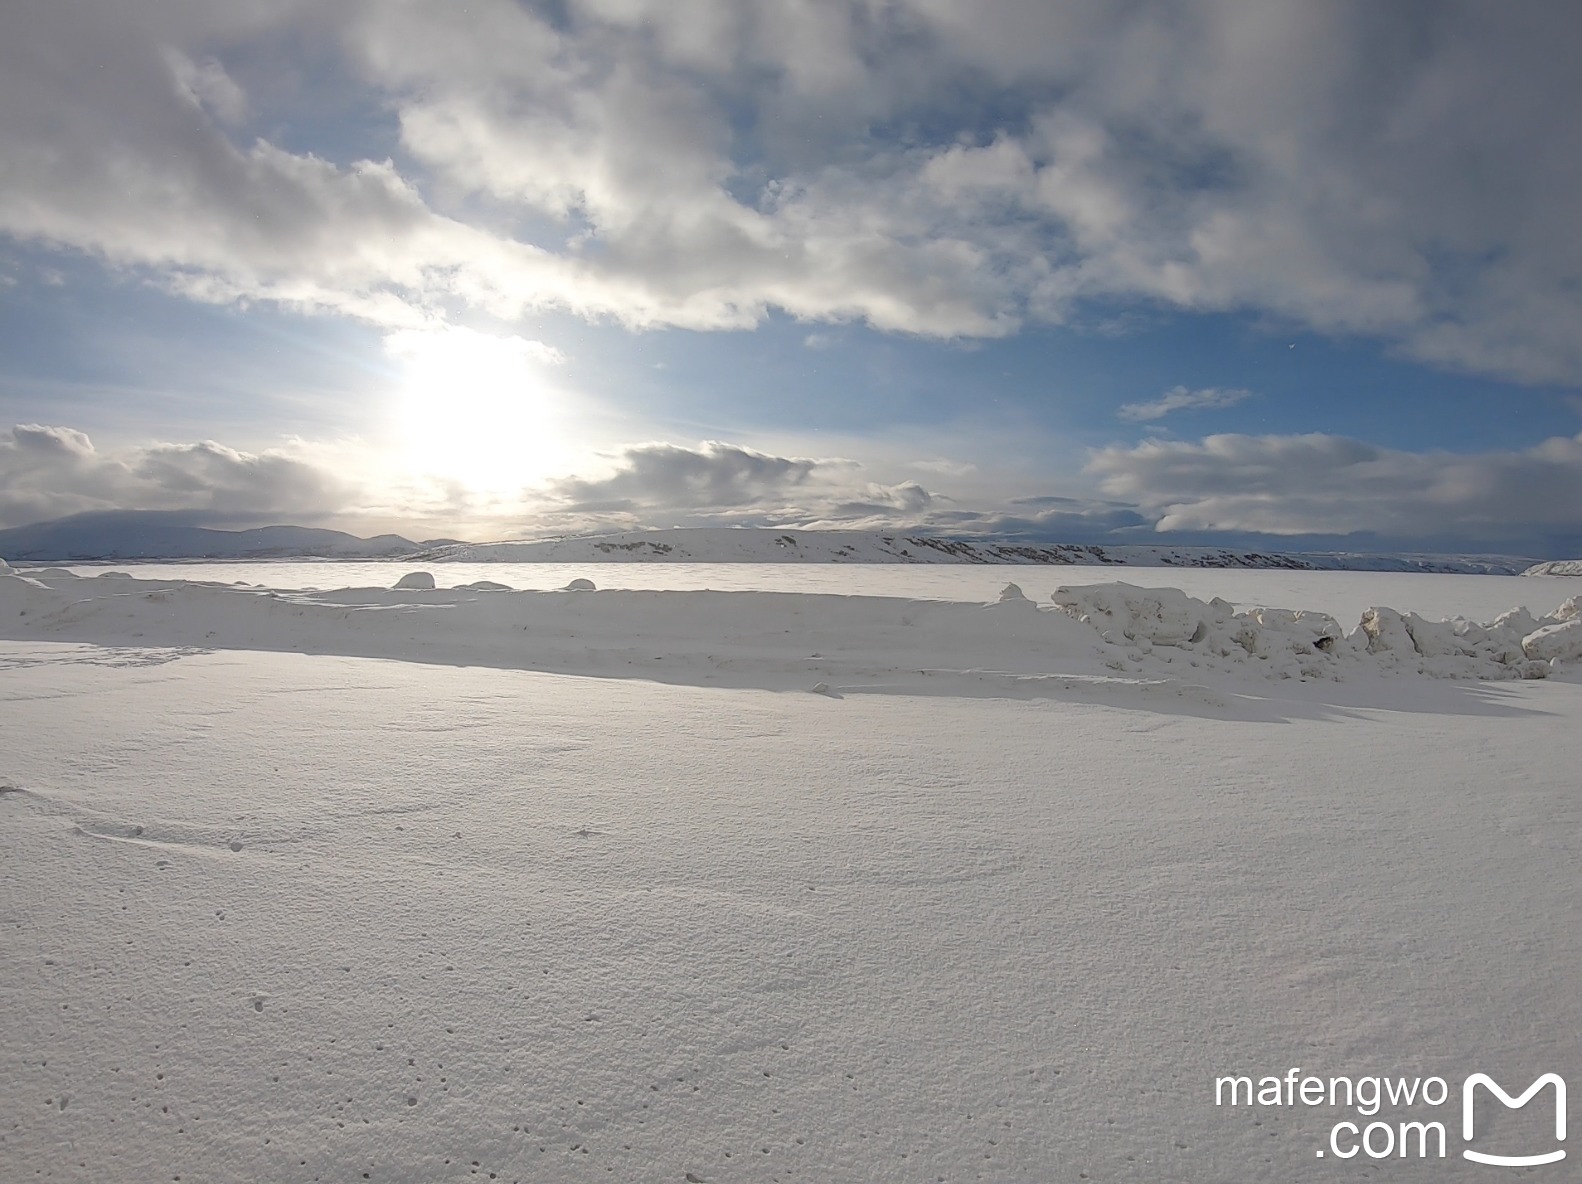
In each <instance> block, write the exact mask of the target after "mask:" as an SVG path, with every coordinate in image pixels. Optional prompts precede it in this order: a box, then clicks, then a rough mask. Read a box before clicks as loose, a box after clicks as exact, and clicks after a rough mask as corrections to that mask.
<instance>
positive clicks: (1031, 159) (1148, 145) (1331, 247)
mask: <svg viewBox="0 0 1582 1184" xmlns="http://www.w3.org/2000/svg"><path fill="white" fill-rule="evenodd" d="M1579 44H1582V6H1578V5H1577V4H1575V3H1574V2H1573V0H1530V2H1528V3H1523V4H1518V5H1494V4H1488V3H1483V2H1480V0H1470V2H1456V0H1423V2H1414V0H1398V2H1396V3H1391V4H1378V3H1375V2H1372V0H1355V2H1347V0H1329V2H1326V3H1323V4H1313V3H1310V2H1305V0H1302V2H1289V3H1286V2H1280V0H1268V2H1265V3H1259V4H1247V3H1244V2H1240V0H1238V2H1234V3H1232V2H1229V0H1197V2H1194V3H1160V2H1144V0H1107V2H1102V3H1100V2H1092V0H1090V2H1083V0H1073V2H1070V3H1063V4H1059V5H1055V4H1051V3H1048V2H1047V0H974V3H972V4H965V3H959V2H949V0H763V2H760V0H544V2H542V3H526V2H517V0H467V2H465V3H424V2H420V0H338V2H337V3H335V4H322V3H310V2H305V0H304V2H300V3H299V2H296V0H228V2H227V3H225V4H214V3H212V2H203V0H139V2H138V3H137V4H125V3H121V2H118V0H10V2H9V3H7V4H6V5H5V6H4V9H3V11H0V528H3V527H11V526H18V525H23V524H26V523H30V522H37V521H42V520H47V519H51V518H56V517H61V516H65V515H69V514H74V513H82V512H87V511H104V510H153V511H172V512H180V513H181V514H182V515H183V516H184V517H185V518H186V519H187V520H190V521H194V522H202V523H205V524H209V525H215V526H232V527H235V526H250V525H258V524H261V523H266V522H295V523H300V524H303V525H326V526H334V527H339V528H342V529H348V530H352V531H354V532H356V533H360V534H371V533H376V532H381V531H387V530H394V531H399V532H400V533H403V534H406V535H408V536H409V537H411V538H414V539H420V540H421V539H430V538H441V537H449V538H467V539H491V538H532V537H544V536H550V535H560V534H567V533H583V532H589V531H611V530H624V529H631V528H636V527H666V526H693V525H733V524H734V525H744V526H758V525H774V526H799V527H819V526H823V527H850V528H873V529H884V530H920V531H935V532H952V533H966V534H974V535H1001V536H1008V537H1016V538H1022V539H1039V540H1046V541H1069V542H1106V541H1108V542H1115V543H1120V542H1134V543H1167V544H1168V543H1174V544H1225V545H1252V544H1256V545H1260V546H1270V547H1281V548H1284V549H1288V550H1300V549H1304V548H1309V549H1314V548H1316V549H1351V550H1369V549H1396V550H1417V551H1481V552H1496V553H1504V554H1519V555H1531V556H1534V557H1536V558H1550V557H1562V556H1567V557H1569V556H1575V555H1579V554H1582V223H1579V221H1578V216H1577V210H1578V206H1577V194H1578V193H1579V192H1582V120H1577V119H1575V118H1573V115H1574V113H1575V112H1577V111H1582V71H1578V70H1576V69H1575V60H1574V59H1575V51H1576V47H1577V46H1578V45H1579ZM13 425H14V426H13Z"/></svg>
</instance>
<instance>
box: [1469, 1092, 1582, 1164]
mask: <svg viewBox="0 0 1582 1184" xmlns="http://www.w3.org/2000/svg"><path fill="white" fill-rule="evenodd" d="M1480 1085H1481V1086H1483V1087H1484V1088H1486V1089H1487V1090H1488V1091H1489V1093H1491V1094H1493V1095H1494V1096H1495V1097H1496V1098H1498V1099H1499V1100H1500V1101H1501V1102H1502V1103H1504V1105H1505V1107H1506V1108H1507V1109H1509V1110H1520V1109H1521V1108H1522V1107H1523V1106H1525V1105H1527V1103H1528V1102H1530V1101H1532V1099H1533V1097H1534V1095H1536V1094H1537V1093H1538V1091H1539V1090H1541V1089H1543V1087H1544V1086H1546V1085H1552V1086H1554V1087H1555V1141H1556V1142H1557V1143H1564V1142H1565V1139H1566V1083H1565V1079H1564V1078H1563V1077H1561V1076H1560V1074H1558V1073H1545V1074H1544V1075H1543V1076H1542V1077H1540V1078H1539V1079H1538V1080H1537V1081H1535V1082H1533V1083H1532V1084H1531V1085H1529V1086H1528V1087H1527V1090H1526V1092H1525V1093H1523V1094H1522V1095H1521V1096H1520V1097H1515V1098H1513V1097H1511V1095H1510V1094H1508V1093H1506V1092H1505V1091H1504V1090H1503V1089H1501V1088H1500V1084H1499V1082H1497V1081H1495V1080H1494V1078H1492V1077H1490V1076H1489V1075H1488V1074H1487V1073H1474V1074H1473V1075H1472V1076H1471V1077H1469V1078H1467V1079H1466V1081H1464V1082H1462V1084H1461V1137H1462V1138H1463V1139H1465V1140H1466V1141H1467V1142H1469V1143H1470V1142H1472V1133H1473V1122H1472V1106H1473V1100H1474V1099H1473V1094H1474V1093H1475V1092H1476V1091H1477V1088H1478V1086H1480ZM1461 1154H1462V1156H1463V1157H1464V1158H1466V1159H1470V1160H1472V1162H1473V1163H1488V1164H1494V1165H1496V1166H1498V1167H1507V1168H1527V1167H1536V1166H1537V1165H1538V1164H1544V1163H1558V1162H1559V1161H1560V1160H1562V1159H1564V1158H1565V1157H1566V1153H1565V1149H1564V1148H1563V1147H1562V1148H1559V1149H1558V1150H1555V1151H1549V1152H1545V1153H1544V1154H1542V1155H1489V1154H1487V1153H1486V1152H1482V1151H1472V1150H1467V1151H1463V1152H1462V1153H1461Z"/></svg>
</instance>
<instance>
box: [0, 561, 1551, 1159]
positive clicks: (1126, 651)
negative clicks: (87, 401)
mask: <svg viewBox="0 0 1582 1184" xmlns="http://www.w3.org/2000/svg"><path fill="white" fill-rule="evenodd" d="M385 570H386V571H388V569H385ZM398 574H400V572H399V570H398V571H396V572H389V575H390V576H391V581H390V582H394V577H395V576H396V575H398ZM1038 574H1043V573H1042V572H1039V573H1038ZM1059 574H1060V575H1062V576H1065V575H1066V574H1067V573H1065V572H1061V573H1059ZM1176 574H1185V573H1172V576H1174V575H1176ZM1248 574H1257V573H1248ZM1021 575H1022V577H1023V578H1025V577H1026V572H1025V571H1023V572H1022V573H1021ZM1340 578H1342V579H1347V580H1355V579H1358V578H1361V577H1353V576H1343V577H1340ZM1381 578H1395V577H1381ZM1406 578H1416V579H1423V580H1432V579H1434V578H1435V577H1406ZM1447 578H1449V577H1447ZM562 582H564V581H562ZM1001 583H1002V584H1003V580H1002V581H1001ZM1172 591H1173V590H1168V589H1166V590H1159V589H1153V590H1148V589H1135V588H1132V589H1126V588H1122V587H1118V586H1113V585H1112V586H1110V587H1108V588H1099V589H1093V588H1089V589H1068V590H1067V592H1066V594H1065V599H1066V601H1068V603H1067V604H1066V605H1065V606H1064V607H1061V606H1060V605H1057V604H1056V603H1054V602H1053V601H1051V600H1049V599H1048V598H1047V594H1046V596H1045V598H1044V599H1043V602H1042V603H1035V602H1033V601H1031V600H1029V599H1026V598H1023V597H1021V596H1019V595H1017V594H1015V593H1014V592H1011V593H1007V594H1006V595H1005V596H1004V598H1003V600H995V601H994V602H993V603H989V604H985V603H982V602H978V603H964V602H950V601H930V600H913V599H908V598H905V597H897V596H890V597H857V596H829V595H790V594H774V593H766V592H739V593H713V594H704V593H700V592H672V593H661V592H655V591H646V592H644V591H630V590H629V591H611V590H608V589H605V588H603V587H601V588H600V589H599V590H597V591H594V592H591V593H590V592H587V591H581V592H569V591H568V592H541V593H540V592H535V593H525V592H516V593H513V592H506V591H500V590H479V589H434V590H424V589H414V590H403V591H400V592H396V591H394V590H391V589H389V588H363V589H352V590H342V591H338V592H333V593H319V594H292V593H277V594H275V595H270V594H269V593H268V592H267V591H264V590H258V589H237V588H234V587H224V586H204V585H199V584H178V583H176V582H172V581H163V582H161V581H146V580H131V579H127V578H123V577H110V578H106V579H93V580H83V579H79V578H75V577H73V576H71V575H70V574H59V573H44V574H40V573H37V572H33V573H29V574H28V575H27V576H26V577H25V578H19V577H16V576H9V577H5V578H4V580H0V635H3V636H4V637H6V638H9V640H4V641H0V786H3V787H4V790H3V792H0V933H3V934H4V940H3V941H0V1007H3V1008H4V1013H5V1015H6V1017H7V1020H6V1023H5V1024H4V1025H3V1026H0V1057H3V1058H4V1063H5V1065H6V1067H7V1069H6V1072H5V1073H4V1074H0V1165H3V1166H4V1171H3V1173H0V1175H3V1176H4V1178H5V1179H6V1180H8V1181H9V1180H11V1179H18V1180H23V1179H52V1180H67V1181H90V1180H91V1181H100V1180H165V1179H171V1178H172V1177H175V1176H180V1177H181V1178H182V1179H183V1180H189V1181H190V1180H202V1181H216V1182H220V1184H225V1182H227V1181H257V1180H270V1181H292V1182H295V1181H304V1182H306V1181H343V1180H349V1181H358V1180H361V1179H364V1178H367V1179H369V1180H383V1181H399V1182H406V1184H427V1182H430V1181H475V1180H484V1179H489V1178H490V1177H491V1174H492V1175H493V1178H495V1179H496V1180H500V1181H508V1180H518V1181H529V1180H531V1181H554V1182H557V1184H558V1182H562V1181H564V1182H576V1181H591V1180H611V1179H614V1180H649V1179H652V1180H675V1181H678V1182H679V1181H685V1180H688V1179H692V1180H701V1181H706V1182H709V1184H715V1182H721V1184H723V1182H725V1181H794V1180H817V1181H847V1180H870V1181H897V1182H900V1181H916V1180H922V1181H939V1180H941V1179H943V1180H948V1181H953V1182H954V1181H968V1180H1032V1181H1047V1180H1068V1179H1069V1180H1080V1179H1082V1178H1083V1177H1084V1175H1085V1176H1086V1178H1088V1179H1093V1180H1099V1179H1107V1180H1123V1181H1125V1180H1129V1181H1159V1180H1181V1181H1204V1182H1211V1181H1214V1182H1218V1181H1226V1180H1255V1179H1280V1180H1292V1181H1306V1180H1315V1181H1322V1180H1328V1179H1332V1178H1334V1177H1335V1176H1336V1174H1337V1173H1344V1171H1345V1170H1346V1169H1343V1168H1342V1166H1341V1165H1339V1164H1335V1163H1333V1162H1332V1161H1326V1160H1321V1159H1318V1158H1316V1157H1315V1154H1314V1153H1315V1149H1321V1148H1323V1147H1324V1146H1325V1139H1326V1137H1327V1132H1328V1129H1329V1124H1330V1123H1331V1122H1333V1121H1334V1120H1335V1119H1336V1118H1337V1117H1351V1116H1352V1115H1350V1114H1349V1112H1348V1113H1347V1114H1346V1115H1336V1114H1332V1113H1330V1112H1328V1111H1327V1110H1326V1111H1309V1110H1303V1109H1294V1110H1287V1111H1282V1110H1279V1109H1273V1110H1271V1109H1267V1108H1264V1109H1246V1108H1243V1109H1240V1110H1233V1109H1226V1108H1217V1107H1215V1106H1214V1104H1213V1079H1214V1078H1215V1077H1216V1076H1220V1075H1223V1074H1232V1073H1235V1074H1240V1073H1248V1072H1250V1073H1252V1074H1253V1075H1254V1076H1257V1075H1259V1074H1261V1073H1262V1072H1265V1071H1274V1070H1276V1069H1277V1070H1279V1071H1281V1072H1283V1071H1284V1070H1285V1068H1286V1067H1287V1066H1291V1065H1300V1066H1303V1068H1304V1071H1310V1072H1313V1073H1315V1074H1316V1075H1326V1076H1327V1075H1333V1074H1349V1075H1351V1076H1354V1077H1356V1076H1360V1075H1362V1074H1365V1073H1387V1074H1392V1075H1398V1074H1403V1073H1404V1074H1418V1073H1420V1074H1423V1075H1428V1074H1438V1075H1440V1076H1443V1077H1445V1078H1447V1079H1448V1080H1450V1081H1451V1082H1452V1083H1459V1082H1460V1080H1461V1079H1462V1077H1464V1076H1465V1075H1466V1074H1467V1073H1470V1072H1473V1071H1475V1070H1477V1071H1484V1072H1489V1073H1491V1074H1493V1075H1495V1076H1496V1077H1497V1078H1499V1079H1501V1080H1503V1081H1506V1082H1507V1084H1512V1085H1516V1084H1519V1083H1521V1082H1524V1081H1530V1080H1532V1079H1533V1077H1534V1076H1535V1075H1536V1074H1537V1073H1538V1072H1540V1071H1547V1070H1553V1071H1558V1072H1560V1073H1562V1074H1564V1075H1566V1077H1567V1079H1568V1080H1570V1081H1572V1082H1573V1083H1574V1082H1577V1081H1582V1045H1579V1040H1578V1033H1582V990H1579V989H1578V987H1579V985H1582V983H1579V979H1578V972H1577V969H1576V968H1577V966H1578V964H1579V955H1582V926H1578V925H1576V924H1575V923H1574V921H1575V918H1577V917H1578V916H1582V882H1579V878H1578V877H1577V875H1576V867H1577V859H1578V856H1579V855H1582V800H1579V798H1578V794H1577V778H1576V770H1577V768H1578V767H1582V740H1579V736H1582V728H1579V727H1578V723H1579V722H1582V683H1579V682H1578V681H1577V680H1576V678H1575V676H1574V673H1573V670H1574V668H1573V667H1571V666H1569V665H1568V664H1567V661H1566V660H1565V659H1561V665H1560V667H1559V668H1558V669H1557V670H1556V674H1557V675H1558V677H1553V678H1550V679H1549V680H1547V681H1543V682H1529V681H1521V680H1519V679H1517V680H1508V681H1507V680H1488V681H1480V680H1475V679H1471V678H1467V677H1465V674H1464V671H1465V670H1466V669H1467V668H1469V667H1481V664H1483V663H1492V664H1493V665H1495V666H1501V667H1506V666H1510V665H1512V663H1503V662H1500V661H1498V660H1497V659H1496V658H1495V657H1491V656H1490V655H1492V654H1493V653H1494V650H1493V648H1491V647H1492V646H1493V643H1488V644H1485V643H1486V642H1487V639H1488V638H1489V637H1496V638H1497V639H1498V642H1499V644H1500V645H1508V642H1509V636H1510V635H1511V634H1513V633H1516V632H1520V631H1521V630H1523V629H1526V627H1527V626H1528V625H1529V624H1530V625H1531V626H1532V628H1531V629H1528V630H1527V631H1526V632H1524V633H1522V634H1521V638H1519V639H1518V644H1519V645H1520V644H1521V642H1522V641H1530V640H1533V639H1538V640H1539V642H1540V643H1541V644H1544V645H1548V644H1552V643H1549V642H1546V641H1542V639H1543V638H1545V637H1548V636H1553V635H1552V634H1546V633H1545V630H1546V629H1552V628H1554V627H1555V626H1556V625H1559V626H1565V625H1567V624H1568V621H1564V620H1558V619H1556V620H1555V621H1553V622H1552V623H1551V624H1550V625H1542V624H1540V621H1541V618H1540V617H1539V616H1538V615H1537V614H1529V617H1528V618H1523V617H1521V616H1517V617H1512V618H1509V619H1508V620H1506V622H1505V623H1504V624H1503V625H1500V624H1498V623H1497V622H1496V621H1495V620H1494V618H1493V616H1490V617H1486V618H1485V620H1486V621H1488V625H1486V626H1478V628H1479V629H1482V630H1484V632H1483V633H1477V632H1476V631H1475V630H1474V629H1472V628H1471V627H1470V626H1467V625H1466V624H1465V623H1464V622H1463V623H1462V624H1460V625H1458V624H1455V623H1450V624H1444V625H1442V624H1440V623H1437V622H1426V621H1423V620H1422V619H1421V618H1417V619H1416V620H1414V618H1413V617H1412V616H1411V615H1410V614H1408V613H1401V614H1399V615H1398V616H1397V617H1395V618H1385V617H1380V618H1379V620H1380V621H1381V622H1384V624H1381V625H1380V627H1379V637H1380V638H1384V639H1385V640H1386V641H1388V642H1390V643H1391V645H1392V647H1394V648H1384V649H1379V650H1377V651H1373V652H1370V650H1369V648H1368V647H1369V645H1370V644H1372V643H1373V641H1374V640H1375V639H1374V638H1373V636H1372V635H1371V634H1369V633H1367V632H1366V631H1365V630H1362V631H1359V632H1355V633H1353V635H1352V636H1353V637H1354V638H1355V639H1356V640H1357V645H1356V646H1355V647H1353V648H1352V649H1350V650H1341V649H1336V648H1333V647H1332V648H1331V649H1329V650H1327V651H1326V650H1323V649H1320V648H1318V647H1317V646H1316V645H1314V642H1316V641H1317V640H1319V639H1321V638H1325V637H1335V636H1336V633H1337V632H1338V627H1337V628H1336V630H1331V629H1330V627H1329V625H1327V624H1325V623H1324V622H1323V621H1321V620H1320V619H1319V618H1318V617H1317V616H1315V615H1313V614H1310V613H1302V614H1300V615H1298V614H1297V613H1296V612H1294V611H1293V612H1291V613H1289V614H1282V613H1276V612H1273V611H1272V610H1271V611H1268V612H1264V613H1262V614H1257V613H1248V614H1246V615H1245V616H1242V617H1238V614H1237V613H1236V612H1229V613H1227V612H1226V609H1225V608H1224V607H1222V606H1216V605H1213V604H1212V603H1211V601H1209V600H1206V599H1204V600H1197V599H1194V598H1189V597H1186V596H1185V595H1184V594H1180V593H1175V594H1173V595H1172V594H1171V593H1172ZM1348 595H1349V593H1348ZM1369 599H1373V598H1372V597H1371V596H1370V597H1369ZM1074 609H1075V610H1080V611H1079V614H1078V615H1087V616H1089V617H1090V619H1091V623H1090V622H1084V621H1082V620H1079V619H1077V617H1076V616H1073V615H1071V612H1072V610H1074ZM1100 615H1102V616H1103V617H1104V618H1105V619H1104V620H1099V619H1098V617H1099V616H1100ZM1570 619H1571V620H1574V619H1575V614H1574V612H1573V614H1572V617H1571V618H1570ZM1395 623H1399V626H1400V630H1401V631H1404V633H1405V638H1406V641H1407V642H1408V643H1409V644H1410V647H1411V648H1410V651H1407V650H1406V649H1403V648H1399V646H1395V645H1394V643H1396V642H1400V641H1401V638H1400V636H1399V635H1398V632H1397V631H1396V629H1395V628H1394V624H1395ZM1096 625H1103V627H1104V631H1107V632H1109V633H1110V634H1111V636H1112V640H1111V641H1106V640H1105V639H1104V637H1103V636H1102V633H1101V630H1100V629H1099V628H1097V627H1096ZM1385 625H1389V627H1388V628H1386V627H1385ZM524 626H526V628H524ZM1200 627H1201V628H1202V630H1203V634H1202V636H1201V637H1198V640H1197V641H1195V642H1194V641H1193V638H1194V636H1197V635H1198V633H1199V629H1200ZM1247 635H1250V636H1251V637H1252V639H1253V648H1252V649H1248V648H1247V646H1246V645H1245V644H1243V642H1242V641H1241V640H1239V638H1241V637H1243V636H1247ZM1560 636H1562V637H1565V636H1569V633H1567V632H1566V631H1564V630H1562V631H1561V633H1560ZM1293 639H1295V641H1304V642H1305V643H1306V645H1307V647H1308V648H1307V650H1303V649H1301V647H1300V646H1296V645H1295V641H1293ZM1342 640H1344V639H1343V638H1342ZM1337 644H1338V643H1337ZM1218 647H1223V648H1225V649H1226V651H1227V655H1228V656H1226V655H1221V654H1219V653H1218V652H1217V648H1218ZM1260 647H1261V649H1262V652H1264V653H1265V654H1267V655H1269V656H1268V657H1267V658H1266V659H1263V660H1260V659H1259V658H1258V657H1257V656H1256V654H1255V653H1254V652H1253V650H1256V649H1259V648H1260ZM1282 647H1283V648H1282ZM1457 647H1461V648H1460V649H1458V648H1457ZM1467 647H1470V648H1471V650H1472V651H1473V652H1472V653H1471V654H1470V655H1469V654H1468V653H1466V652H1462V651H1463V650H1464V649H1465V648H1467ZM1441 649H1443V650H1444V651H1445V652H1440V650H1441ZM286 650H294V651H298V652H281V651H286ZM1238 652H1239V653H1240V654H1241V655H1242V656H1241V657H1238V656H1237V654H1238ZM1309 652H1310V653H1311V655H1314V656H1313V657H1310V656H1309ZM1521 660H1522V661H1528V660H1532V659H1529V658H1528V657H1527V655H1526V653H1525V652H1523V655H1522V659H1521ZM1194 661H1196V662H1197V663H1198V666H1196V667H1193V666H1192V665H1191V663H1192V662H1194ZM1308 661H1317V662H1320V663H1323V664H1326V665H1322V666H1321V667H1319V669H1320V670H1321V671H1328V672H1330V673H1334V672H1335V671H1338V672H1339V673H1340V674H1341V675H1342V677H1341V678H1340V679H1339V680H1337V679H1335V678H1334V677H1330V676H1329V675H1328V674H1325V675H1324V676H1317V675H1315V676H1309V677H1306V678H1304V677H1302V673H1301V672H1300V671H1298V673H1296V674H1295V675H1293V676H1292V677H1280V673H1279V672H1280V671H1281V670H1282V669H1288V668H1289V666H1290V664H1292V663H1295V664H1296V665H1297V666H1300V664H1301V663H1302V662H1308ZM1115 662H1120V663H1122V664H1123V666H1124V665H1130V666H1131V667H1133V668H1132V669H1123V670H1116V669H1115V667H1114V665H1112V664H1113V663H1115ZM1513 662H1514V659H1513ZM1436 663H1446V664H1447V665H1446V666H1445V667H1444V669H1440V668H1439V667H1438V666H1436ZM1332 666H1333V669H1332ZM1271 671H1272V672H1273V673H1272V674H1271V673H1270V672H1271ZM1443 673H1449V674H1453V675H1458V677H1455V678H1444V677H1435V676H1434V675H1436V674H1443ZM588 674H596V675H600V676H601V677H596V678H589V677H581V675H588ZM818 682H824V683H825V684H826V691H827V693H825V694H807V693H791V694H786V693H775V692H784V691H792V692H806V691H808V690H811V689H813V687H814V686H816V685H817V683H818ZM1451 1109H1453V1107H1448V1106H1447V1107H1446V1108H1445V1109H1444V1111H1443V1112H1442V1113H1437V1114H1433V1115H1429V1116H1430V1117H1438V1118H1441V1119H1443V1120H1444V1121H1445V1122H1446V1124H1447V1125H1448V1126H1450V1127H1452V1128H1454V1127H1455V1124H1456V1119H1457V1118H1458V1115H1454V1114H1451V1113H1450V1112H1449V1111H1450V1110H1451ZM1382 1117H1385V1118H1392V1120H1393V1116H1392V1115H1390V1114H1388V1113H1386V1114H1385V1115H1383V1116H1382ZM1498 1133H1500V1132H1499V1131H1498V1130H1496V1131H1495V1134H1498ZM1454 1156H1455V1146H1454V1145H1453V1147H1452V1159H1449V1160H1443V1161H1441V1160H1428V1161H1418V1160H1400V1161H1392V1162H1391V1163H1390V1164H1389V1165H1388V1173H1389V1177H1390V1178H1391V1179H1392V1180H1403V1181H1415V1180H1422V1181H1428V1180H1435V1181H1437V1180H1445V1179H1450V1180H1455V1179H1462V1178H1465V1179H1468V1180H1475V1179H1478V1178H1480V1175H1479V1173H1480V1172H1482V1173H1483V1174H1486V1172H1487V1169H1479V1168H1476V1167H1474V1166H1473V1165H1470V1164H1465V1163H1463V1162H1462V1161H1461V1160H1460V1159H1459V1158H1455V1157H1454ZM1359 1166H1360V1167H1363V1168H1367V1167H1368V1166H1369V1165H1362V1164H1359V1163H1356V1162H1354V1163H1353V1164H1352V1165H1351V1167H1353V1168H1355V1167H1359Z"/></svg>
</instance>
